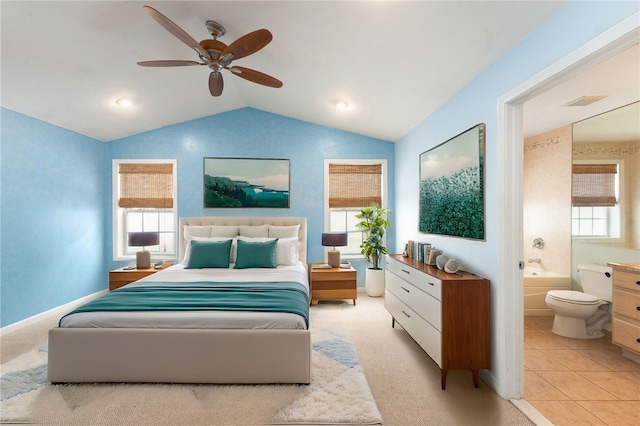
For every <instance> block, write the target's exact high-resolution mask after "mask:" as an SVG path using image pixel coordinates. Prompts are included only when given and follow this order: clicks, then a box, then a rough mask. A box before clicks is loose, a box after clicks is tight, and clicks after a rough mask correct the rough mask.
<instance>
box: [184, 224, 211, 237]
mask: <svg viewBox="0 0 640 426" xmlns="http://www.w3.org/2000/svg"><path fill="white" fill-rule="evenodd" d="M210 236H211V225H207V226H198V225H185V226H184V238H185V240H186V239H187V238H189V237H206V238H209V237H210Z"/></svg>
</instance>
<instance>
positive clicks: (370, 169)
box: [324, 160, 387, 258]
mask: <svg viewBox="0 0 640 426" xmlns="http://www.w3.org/2000/svg"><path fill="white" fill-rule="evenodd" d="M386 169H387V161H386V160H325V172H324V175H325V230H326V231H329V232H347V237H348V243H347V246H346V247H341V248H340V253H341V257H343V258H345V257H351V258H354V257H362V255H361V254H360V244H361V243H362V231H360V229H359V228H356V226H355V225H356V223H358V222H359V220H358V219H356V215H357V214H358V213H360V209H362V208H363V207H369V206H371V205H373V204H377V205H380V206H382V207H387V200H386V197H385V195H386V188H387V172H386Z"/></svg>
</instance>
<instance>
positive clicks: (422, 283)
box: [386, 257, 442, 300]
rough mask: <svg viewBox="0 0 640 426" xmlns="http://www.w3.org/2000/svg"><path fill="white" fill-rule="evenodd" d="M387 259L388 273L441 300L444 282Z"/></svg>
mask: <svg viewBox="0 0 640 426" xmlns="http://www.w3.org/2000/svg"><path fill="white" fill-rule="evenodd" d="M386 259H387V260H386V268H387V271H390V272H392V273H394V274H396V275H397V276H399V277H400V278H402V279H403V280H406V281H408V282H410V283H411V284H413V285H415V286H416V287H418V288H419V289H420V290H422V291H424V292H426V293H428V294H430V295H431V296H433V297H435V298H436V299H438V300H441V298H442V296H441V294H442V281H440V280H439V279H438V278H435V277H432V276H431V275H429V274H425V273H424V272H421V271H419V270H417V269H414V268H412V267H410V266H407V265H403V264H402V263H400V262H398V261H396V260H394V259H391V258H389V257H387V258H386Z"/></svg>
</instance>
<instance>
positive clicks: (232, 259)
mask: <svg viewBox="0 0 640 426" xmlns="http://www.w3.org/2000/svg"><path fill="white" fill-rule="evenodd" d="M230 239H231V238H222V237H210V238H205V237H189V238H186V239H185V242H184V258H183V259H182V261H181V262H180V263H182V264H183V265H186V264H187V263H188V262H189V254H190V253H191V241H227V240H230ZM236 245H237V243H236V239H235V238H234V239H233V242H232V243H231V253H230V254H229V263H235V261H236Z"/></svg>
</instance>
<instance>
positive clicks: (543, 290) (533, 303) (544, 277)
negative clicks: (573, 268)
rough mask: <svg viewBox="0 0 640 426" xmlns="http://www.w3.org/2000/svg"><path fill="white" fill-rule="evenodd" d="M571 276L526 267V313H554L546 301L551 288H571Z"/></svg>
mask: <svg viewBox="0 0 640 426" xmlns="http://www.w3.org/2000/svg"><path fill="white" fill-rule="evenodd" d="M572 281H573V280H572V279H571V276H568V275H562V274H556V273H554V272H547V271H543V270H541V269H535V268H524V314H525V315H553V312H552V311H551V309H549V308H548V307H547V304H546V303H544V298H545V296H546V295H547V291H549V290H571V283H572Z"/></svg>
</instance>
